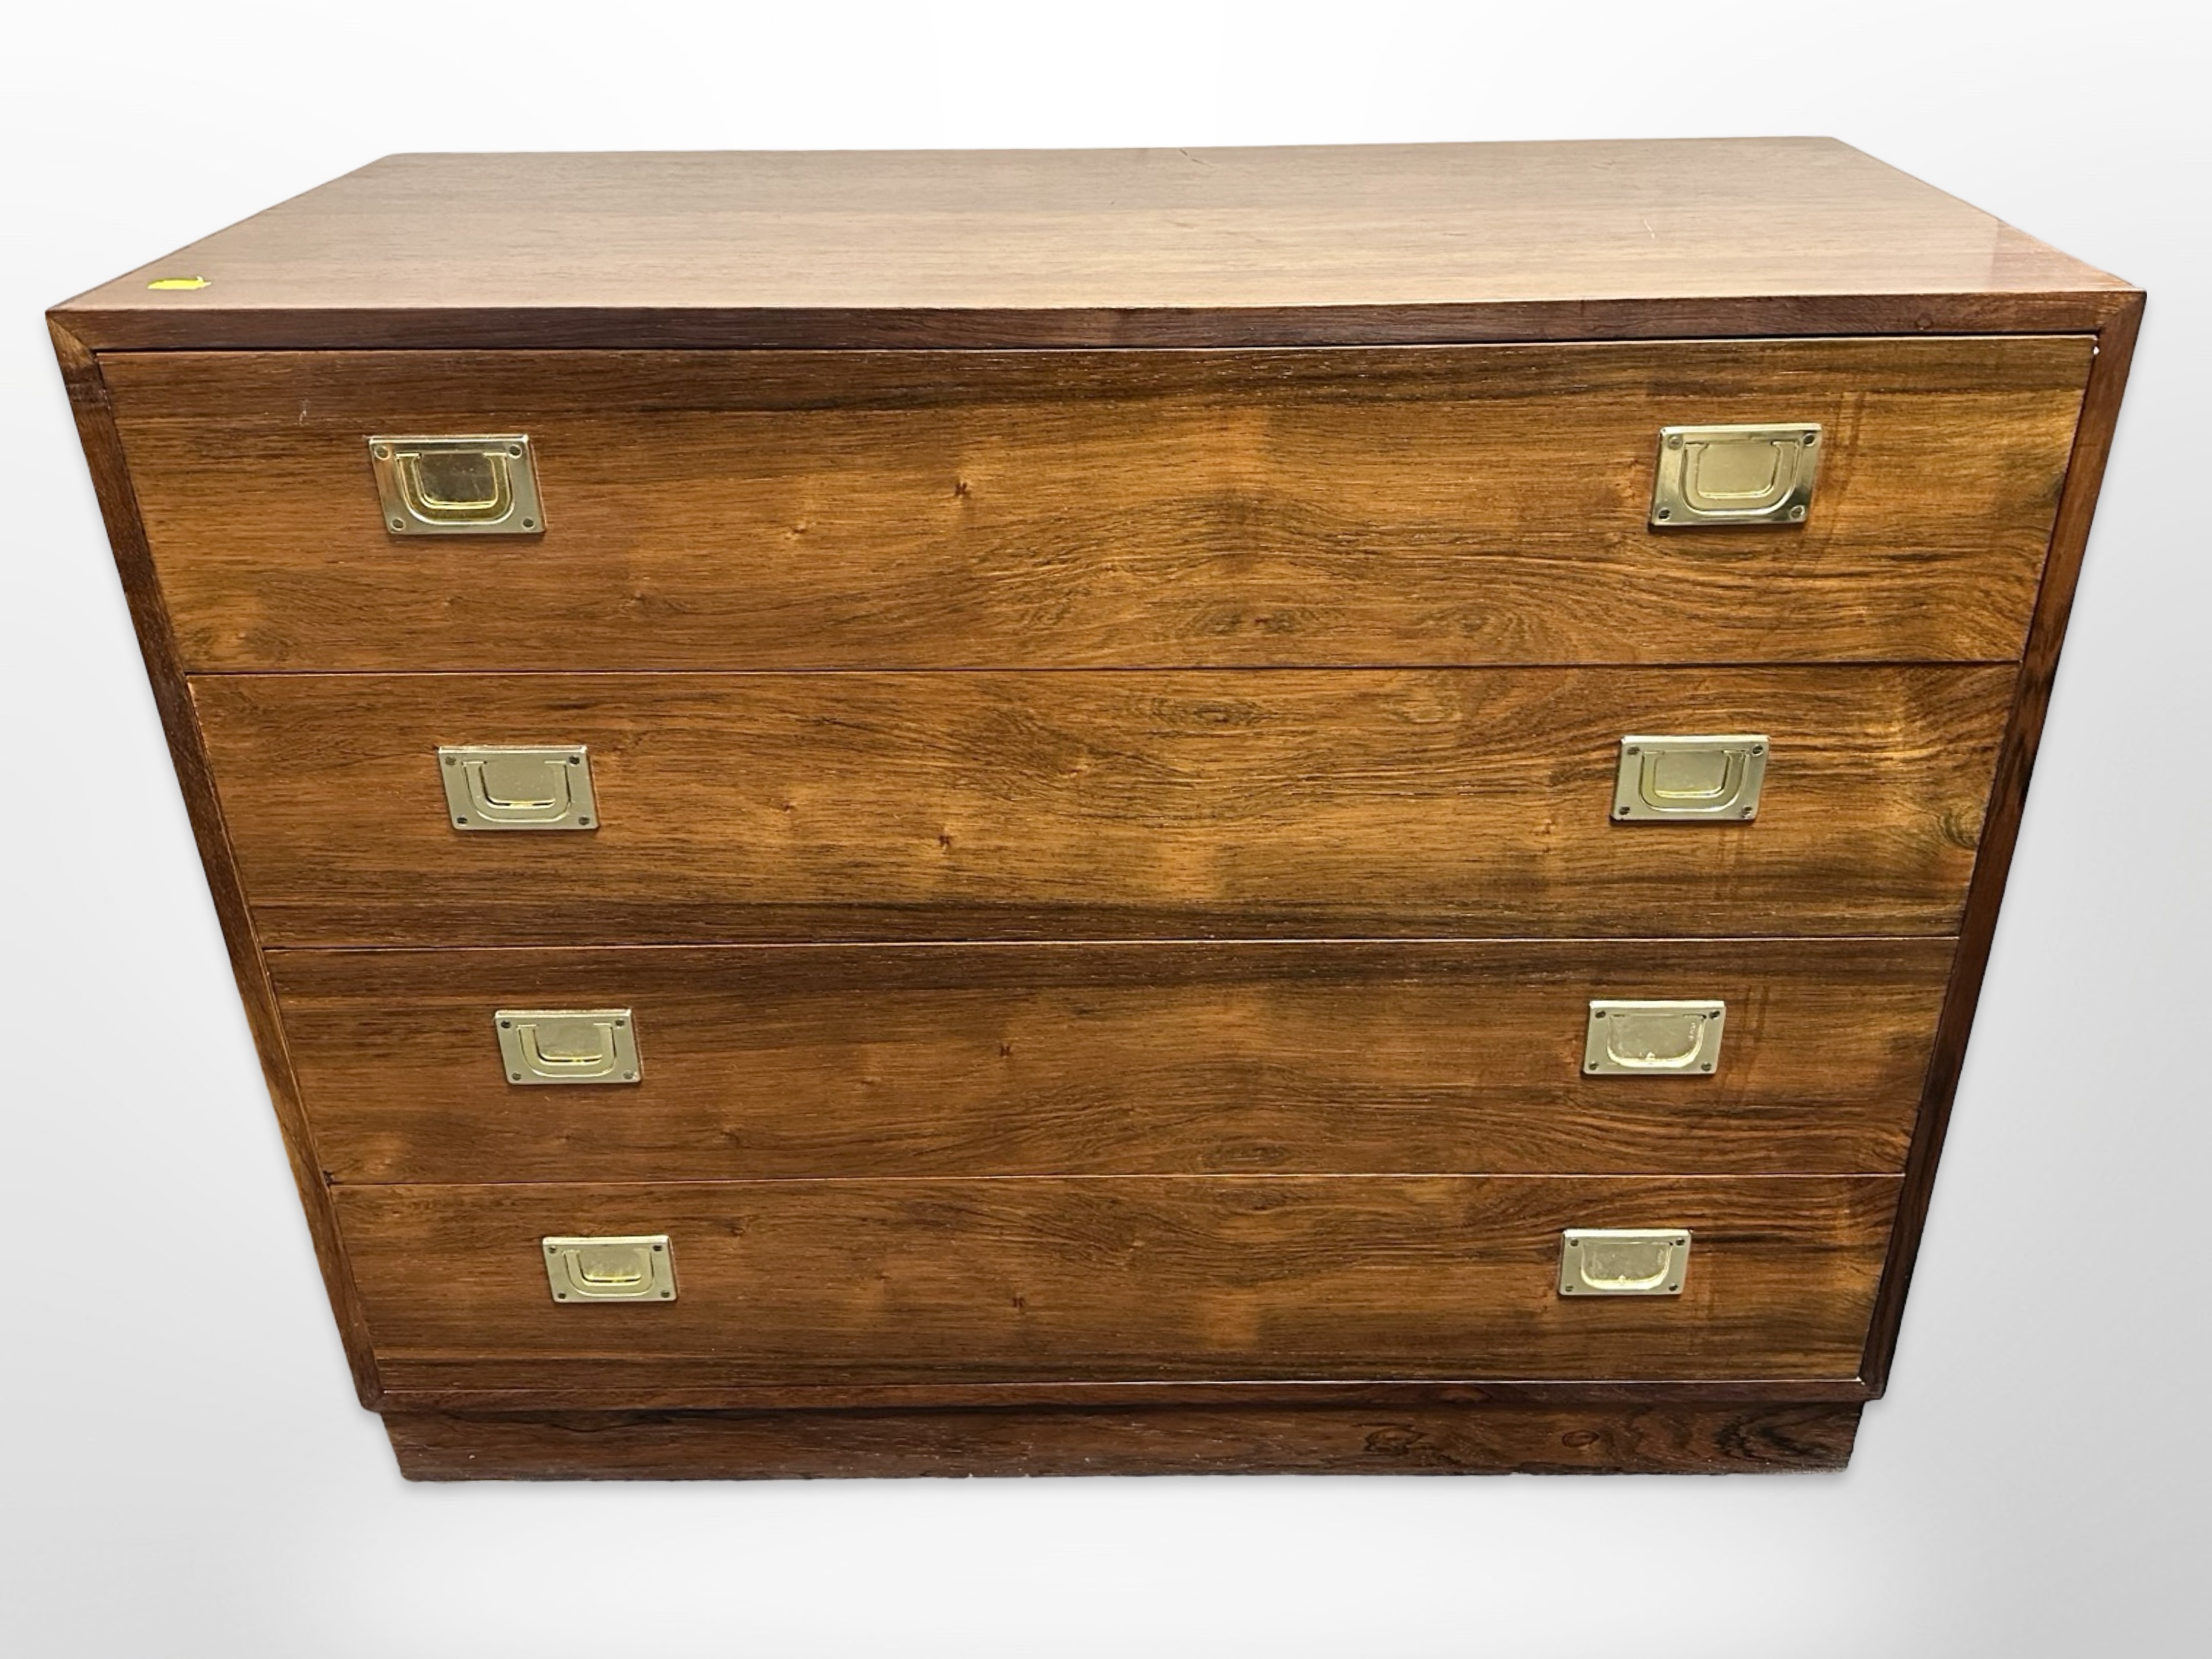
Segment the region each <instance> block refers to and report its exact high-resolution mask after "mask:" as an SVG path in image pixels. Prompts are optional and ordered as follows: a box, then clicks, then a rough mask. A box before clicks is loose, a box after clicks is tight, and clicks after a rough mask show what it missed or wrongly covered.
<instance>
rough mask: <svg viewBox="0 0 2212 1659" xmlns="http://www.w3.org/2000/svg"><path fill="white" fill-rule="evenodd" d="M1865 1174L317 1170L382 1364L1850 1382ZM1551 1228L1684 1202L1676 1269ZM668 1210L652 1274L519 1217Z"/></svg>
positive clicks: (1859, 1330)
mask: <svg viewBox="0 0 2212 1659" xmlns="http://www.w3.org/2000/svg"><path fill="white" fill-rule="evenodd" d="M1897 1188H1898V1181H1897V1178H1895V1177H1893V1176H1851V1177H1814V1176H1802V1177H1794V1178H1773V1177H1731V1176H1708V1177H1701V1178H1657V1177H1644V1178H1637V1177H1620V1176H1613V1177H1551V1178H1529V1177H1519V1176H1469V1177H1461V1176H1426V1177H1410V1176H1409V1177H1363V1176H1327V1177H1306V1176H1260V1177H1244V1176H1235V1177H1227V1176H1225V1177H1194V1176H1181V1177H1152V1176H1120V1177H1109V1178H1090V1177H1067V1178H1054V1179H1030V1178H1026V1177H1005V1178H1000V1179H996V1180H987V1181H937V1180H890V1181H867V1182H861V1181H851V1182H847V1181H837V1182H719V1183H704V1184H677V1183H669V1184H662V1185H606V1186H600V1185H584V1184H574V1185H563V1186H526V1185H504V1186H466V1187H463V1186H435V1187H430V1186H423V1187H406V1186H370V1187H339V1188H335V1189H334V1190H335V1192H336V1194H337V1203H338V1208H339V1214H340V1218H341V1220H342V1224H343V1229H344V1232H345V1237H346V1240H347V1243H348V1246H349V1249H350V1251H351V1255H352V1260H353V1262H354V1266H355V1270H356V1274H357V1276H358V1279H359V1281H360V1283H361V1285H362V1295H363V1297H364V1299H365V1301H366V1303H367V1305H368V1314H369V1323H370V1327H371V1329H372V1331H373V1332H374V1335H375V1338H376V1343H377V1352H378V1358H379V1361H380V1365H381V1366H382V1367H383V1369H384V1373H385V1375H386V1379H387V1381H388V1383H390V1385H391V1386H392V1387H393V1388H395V1389H424V1388H435V1387H437V1386H440V1385H441V1384H442V1383H465V1384H472V1385H474V1386H477V1387H481V1388H530V1389H543V1390H545V1391H546V1394H545V1401H546V1403H547V1404H549V1405H551V1404H560V1403H563V1402H562V1400H561V1399H560V1398H559V1395H560V1394H561V1392H562V1390H564V1389H567V1390H573V1391H575V1392H577V1393H579V1394H582V1395H590V1394H591V1393H592V1391H594V1390H597V1391H599V1393H600V1394H601V1395H604V1393H605V1390H606V1389H609V1388H611V1387H612V1388H619V1387H620V1386H622V1384H623V1382H624V1381H625V1380H629V1381H631V1382H634V1383H645V1384H647V1385H659V1386H668V1385H677V1386H681V1385H684V1384H687V1383H689V1384H712V1383H788V1384H792V1385H794V1386H803V1385H805V1384H807V1383H822V1382H833V1383H856V1384H866V1383H919V1382H934V1381H941V1382H948V1383H961V1382H978V1381H994V1382H1016V1383H1018V1382H1024V1381H1051V1380H1067V1381H1078V1380H1088V1381H1150V1380H1161V1381H1166V1380H1173V1379H1176V1378H1214V1379H1235V1378H1255V1379H1256V1378H1270V1377H1272V1378H1293V1377H1304V1378H1314V1379H1324V1378H1336V1379H1378V1378H1387V1379H1400V1380H1413V1379H1429V1380H1458V1379H1474V1380H1477V1381H1480V1380H1482V1379H1485V1378H1494V1379H1512V1378H1517V1377H1573V1378H1589V1379H1608V1380H1609V1379H1622V1380H1628V1379H1670V1378H1671V1379H1722V1378H1732V1377H1733V1378H1776V1377H1790V1378H1803V1379H1832V1380H1841V1379H1848V1378H1850V1377H1851V1376H1854V1375H1855V1374H1856V1371H1857V1364H1858V1358H1859V1352H1860V1350H1861V1347H1862V1346H1863V1344H1864V1341H1865V1338H1866V1323H1867V1316H1868V1314H1869V1310H1871V1308H1872V1305H1873V1298H1874V1294H1875V1285H1876V1282H1877V1280H1878V1279H1879V1277H1880V1273H1881V1258H1882V1250H1883V1245H1884V1243H1885V1241H1886V1238H1887V1229H1888V1225H1889V1220H1890V1216H1891V1213H1892V1211H1893V1208H1894V1206H1895V1203H1896V1194H1897ZM1568 1226H1598V1227H1605V1226H1615V1227H1620V1226H1679V1227H1687V1228H1689V1229H1691V1230H1692V1234H1693V1237H1694V1239H1695V1243H1694V1244H1693V1246H1692V1257H1691V1261H1690V1267H1689V1272H1688V1273H1687V1275H1686V1280H1685V1286H1684V1290H1683V1292H1682V1294H1681V1295H1680V1297H1601V1298H1592V1299H1589V1300H1588V1301H1585V1302H1577V1301H1575V1300H1573V1299H1572V1298H1570V1297H1561V1296H1560V1295H1559V1293H1558V1288H1557V1282H1556V1281H1557V1274H1558V1261H1559V1231H1560V1229H1562V1228H1564V1227H1568ZM636 1232H665V1233H667V1234H669V1235H670V1237H671V1250H672V1253H673V1261H674V1264H675V1271H676V1279H677V1285H678V1297H677V1299H676V1300H675V1301H673V1302H669V1303H658V1302H656V1303H633V1304H618V1303H615V1304H600V1305H597V1306H589V1307H572V1306H566V1305H562V1304H556V1303H555V1302H554V1301H553V1299H552V1297H551V1296H550V1292H549V1291H548V1289H547V1286H546V1282H545V1272H544V1263H543V1257H542V1255H541V1252H540V1249H539V1246H538V1240H539V1239H540V1238H541V1237H544V1236H546V1235H550V1234H572V1233H583V1234H595V1233H596V1234H607V1233H636Z"/></svg>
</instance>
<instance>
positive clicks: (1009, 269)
mask: <svg viewBox="0 0 2212 1659" xmlns="http://www.w3.org/2000/svg"><path fill="white" fill-rule="evenodd" d="M162 276H199V277H202V278H204V279H205V280H206V281H207V282H208V283H209V284H210V285H209V286H208V287H206V288H204V289H199V290H197V291H194V292H180V293H152V292H149V290H148V289H147V287H146V284H147V283H148V282H149V281H150V280H153V279H155V278H157V277H162ZM2127 292H2128V290H2127V289H2126V285H2125V284H2124V283H2120V282H2118V280H2117V279H2115V278H2113V277H2111V276H2106V275H2105V274H2104V273H2102V272H2100V271H2098V270H2093V269H2092V268H2090V267H2088V266H2087V265H2084V264H2081V263H2080V262H2079V261H2077V260H2074V259H2070V258H2067V257H2066V256H2065V255H2063V254H2062V253H2059V252H2057V251H2056V250H2055V249H2052V248H2050V247H2047V246H2044V245H2043V244H2042V243H2040V242H2038V241H2036V240H2033V238H2031V237H2028V236H2027V235H2024V234H2021V232H2019V231H2017V230H2015V229H2013V228H2010V227H2008V226H2007V225H2005V224H2002V222H1999V221H1997V220H1996V219H1993V218H1991V217H1990V216H1989V215H1987V214H1985V213H1982V212H1979V211H1978V210H1975V209H1973V208H1971V207H1968V206H1967V205H1966V204H1964V203H1962V202H1960V201H1959V200H1958V199H1957V198H1956V197H1950V196H1947V195H1944V194H1943V193H1942V192H1941V191H1936V190H1934V189H1931V188H1929V186H1928V185H1923V184H1922V183H1920V182H1919V181H1918V180H1917V179H1911V178H1909V177H1907V176H1906V175H1905V174H1904V173H1899V172H1897V171H1895V170H1894V169H1893V168H1891V167H1886V166H1884V165H1883V164H1881V162H1879V161H1875V160H1874V159H1873V158H1871V157H1869V156H1867V155H1862V154H1860V153H1859V152H1857V151H1856V150H1853V149H1850V148H1849V147H1848V146H1846V145H1843V144H1840V143H1836V142H1835V141H1834V140H1832V139H1825V138H1732V139H1703V140H1665V141H1656V142H1654V141H1644V142H1637V143H1617V142H1605V143H1523V144H1412V145H1376V146H1364V147H1357V148H1334V149H1318V148H1304V149H1152V150H1060V151H1006V150H1000V151H990V150H967V151H937V152H909V153H898V154H890V153H873V154H871V153H866V152H823V153H804V152H782V153H772V152H762V153H753V154H729V153H725V154H719V155H394V156H388V157H386V158H385V159H384V160H382V161H378V162H375V163H374V164H372V165H371V166H369V167H364V168H362V170H361V171H359V172H357V173H351V174H349V175H348V176H347V177H345V178H343V179H337V180H336V181H334V182H332V183H331V184H328V185H324V186H322V187H321V188H320V189H319V190H314V191H309V192H307V194H306V195H304V196H301V197H295V198H294V199H293V200H291V201H289V202H287V203H285V204H283V205H281V206H279V207H276V208H272V209H270V210H269V211H268V212H266V213H263V214H259V215H257V216H254V217H253V218H252V219H249V220H247V221H246V222H244V223H242V224H239V225H234V226H232V227H231V228H229V229H228V230H224V231H221V232H218V233H217V234H216V235H214V236H212V237H210V238H208V239H207V240H204V241H201V242H197V243H194V244H193V245H192V246H189V247H186V248H184V249H181V250H179V252H176V253H174V254H173V255H170V256H168V257H167V258H162V259H160V260H157V261H155V263H154V264H149V265H147V266H144V267H142V268H141V269H140V270H135V271H132V272H131V273H130V274H128V275H127V276H123V277H120V278H118V280H117V281H115V282H113V283H108V284H106V286H105V287H102V288H100V289H94V290H93V291H92V292H91V293H89V294H87V295H82V296H81V297H80V298H78V299H76V300H74V301H70V302H68V304H66V305H65V306H64V307H60V313H61V314H62V316H63V318H64V321H66V322H67V323H68V325H70V327H71V328H73V329H75V330H76V331H78V332H79V333H80V334H81V335H82V337H85V338H86V339H88V341H90V342H91V343H92V344H94V346H95V347H97V348H100V349H113V348H118V347H125V346H131V345H155V346H160V347H163V348H175V347H190V346H214V347H239V346H283V347H287V348H313V347H316V346H347V347H353V346H374V345H408V346H431V347H441V348H443V347H463V348H465V347H469V346H501V347H504V346H515V345H531V344H559V345H592V344H599V345H637V346H646V345H680V344H693V345H708V346H725V345H775V346H805V345H829V346H853V345H900V344H912V345H925V344H952V345H974V344H998V345H1006V344H1024V343H1035V344H1053V345H1158V344H1189V343H1197V344H1224V343H1265V342H1268V341H1273V342H1277V343H1298V342H1320V343H1346V342H1352V341H1358V340H1378V339H1381V340H1399V341H1424V340H1450V339H1498V338H1505V339H1513V338H1520V339H1531V338H1547V337H1562V336H1565V337H1604V336H1608V335H1617V334H1621V333H1631V334H1640V335H1642V336H1644V337H1662V338H1663V337H1670V336H1677V335H1694V334H1719V335H1731V334H1733V335H1747V334H1750V335H1757V334H1824V333H1856V332H1869V333H1872V332H1894V333H1907V334H1909V333H1912V332H1916V331H1929V330H1941V329H1968V330H1992V331H2003V330H2005V329H2008V328H2012V329H2026V330H2033V331H2059V330H2080V329H2084V328H2094V327H2096V326H2098V325H2099V324H2100V321H2101V320H2102V319H2103V318H2105V317H2106V316H2107V315H2109V314H2110V313H2111V310H2112V306H2113V304H2114V302H2115V301H2116V300H2118V299H2120V298H2122V297H2124V295H2125V294H2126V293H2127Z"/></svg>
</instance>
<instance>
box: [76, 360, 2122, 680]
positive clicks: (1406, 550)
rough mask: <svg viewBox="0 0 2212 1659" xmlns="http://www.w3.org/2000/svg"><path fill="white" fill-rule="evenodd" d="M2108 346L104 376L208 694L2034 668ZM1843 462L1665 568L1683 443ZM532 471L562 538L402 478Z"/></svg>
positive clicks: (451, 363) (389, 365)
mask: <svg viewBox="0 0 2212 1659" xmlns="http://www.w3.org/2000/svg"><path fill="white" fill-rule="evenodd" d="M2090 352H2091V342H2090V340H2089V339H2088V338H2087V337H2084V336H2079V335H2075V336H2061V337H2048V338H2032V337H2031V338H2018V337H2015V338H2000V339H1986V340H1974V339H1935V340H1929V339H1910V340H1822V341H1794V342H1792V341H1771V340H1769V341H1756V342H1735V343H1710V342H1699V343H1679V342H1678V343H1666V344H1663V345H1619V344H1614V345H1591V344H1580V345H1560V346H1474V347H1458V348H1447V349H1395V350H1377V351H1307V352H1267V351H1258V352H1218V351H1217V352H1175V351H1170V352H1159V351H1150V352H1146V351H1125V352H1115V353H1090V352H1028V353H943V352H935V353H932V352H914V353H853V352H842V353H839V352H798V353H793V352H741V353H702V352H689V353H650V354H618V353H576V352H563V353H550V352H520V353H517V352H477V353H464V354H455V355H453V356H447V355H442V354H441V355H440V356H436V357H435V358H434V359H432V360H431V361H429V362H424V361H423V356H424V354H422V353H409V352H326V353H300V352H291V353H200V352H188V353H138V354H131V355H125V356H115V357H112V358H111V359H109V360H108V362H107V364H106V373H107V374H108V376H109V378H110V380H111V381H112V383H113V384H114V385H115V386H116V387H117V392H116V399H117V404H118V410H119V416H118V418H119V420H120V422H121V426H122V429H123V432H124V435H125V441H126V442H128V444H129V445H130V447H131V460H132V468H133V478H134V481H135V483H136V487H137V495H138V501H139V506H140V511H141V513H142V514H143V517H144V520H145V522H146V525H147V532H148V536H149V540H150V543H151V544H152V547H153V550H154V556H155V562H156V563H157V564H158V565H159V567H160V568H161V576H162V580H163V583H164V586H165V591H166V592H167V594H168V596H169V602H170V605H171V606H172V608H173V611H174V612H175V615H176V617H177V619H178V628H179V634H180V640H181V644H182V648H183V649H184V651H185V659H186V663H187V665H188V666H189V667H191V668H193V669H196V670H203V671H205V670H243V669H255V670H267V669H524V670H528V669H542V668H547V667H554V666H558V667H562V668H568V669H599V668H609V669H621V668H762V667H780V668H806V667H842V668H885V667H897V668H905V667H915V668H955V667H975V666H981V667H994V666H995V667H1024V666H1048V667H1070V666H1079V665H1112V666H1152V667H1159V666H1168V667H1176V666H1210V665H1308V666H1328V665H1340V664H1410V663H1431V664H1460V663H1569V662H1583V663H1627V662H1652V663H1659V662H1675V663H1693V662H1707V663H1711V662H1760V661H1820V660H1831V661H1844V660H1863V661H1879V662H1894V661H1900V660H1915V659H1924V660H1930V661H1935V660H1947V659H1948V660H1961V661H1974V660H1985V661H2009V660H2011V659H2015V658H2016V657H2017V656H2018V655H2019V654H2020V650H2021V642H2022V641H2023V639H2024V637H2025V634H2026V629H2027V615H2028V611H2029V609H2030V607H2031V606H2032V605H2033V602H2034V597H2035V591H2036V584H2037V580H2038V577H2039V574H2040V572H2041V569H2042V564H2043V554H2044V548H2045V544H2046V543H2047V541H2048V540H2049V538H2050V534H2051V516H2052V513H2053V510H2054V508H2055V506H2056V503H2057V495H2058V489H2059V486H2060V484H2061V483H2062V482H2063V478H2064V476H2065V468H2066V459H2067V455H2068V453H2069V448H2070V447H2071V444H2072V441H2073V434H2074V425H2075V416H2076V414H2077V412H2078V410H2079V408H2080V404H2081V386H2082V384H2083V381H2084V379H2085V377H2086V375H2087V371H2088V364H2089V358H2090ZM1778 420H1790V421H1817V422H1820V424H1821V426H1822V427H1823V428H1824V434H1825V440H1826V441H1825V445H1824V447H1823V450H1822V453H1821V461H1820V485H1819V490H1818V493H1817V494H1816V495H1815V498H1814V509H1813V513H1812V517H1811V519H1810V520H1808V522H1807V523H1806V524H1805V525H1804V526H1777V527H1771V528H1750V529H1744V528H1736V529H1725V530H1704V531H1697V530H1691V531H1683V530H1659V531H1654V530H1652V529H1650V527H1649V525H1648V514H1649V512H1650V501H1651V489H1652V469H1653V462H1654V456H1655V454H1656V447H1657V439H1658V434H1659V430H1660V428H1662V427H1663V426H1667V425H1671V424H1683V423H1705V424H1715V423H1725V422H1757V421H1778ZM518 431H526V432H527V433H528V434H529V435H530V437H531V441H532V448H533V453H534V454H535V455H536V457H537V464H538V487H539V489H540V492H541V495H542V496H543V498H544V501H545V503H546V507H547V523H548V528H547V531H546V533H545V534H544V536H543V537H527V538H470V539H466V540H453V539H447V538H407V537H393V536H390V535H388V534H387V533H386V531H385V529H384V526H383V520H382V515H381V513H380V512H379V510H378V506H377V498H376V492H375V489H374V486H373V483H372V480H371V477H370V474H369V469H368V461H367V458H366V454H365V451H364V448H363V442H362V441H363V438H364V436H365V435H368V434H370V433H392V432H425V433H427V432H518Z"/></svg>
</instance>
